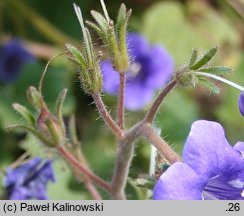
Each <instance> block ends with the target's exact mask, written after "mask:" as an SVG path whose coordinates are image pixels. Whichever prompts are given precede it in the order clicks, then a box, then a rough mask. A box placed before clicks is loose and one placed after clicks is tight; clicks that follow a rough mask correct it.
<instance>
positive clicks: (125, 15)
mask: <svg viewBox="0 0 244 216" xmlns="http://www.w3.org/2000/svg"><path fill="white" fill-rule="evenodd" d="M130 15H131V10H129V11H128V12H127V11H126V6H125V4H121V6H120V9H119V13H118V17H117V22H116V29H117V32H118V45H119V50H120V53H121V60H120V61H121V65H122V68H120V72H125V71H127V70H128V67H129V57H128V52H127V44H126V34H127V24H128V19H129V17H130Z"/></svg>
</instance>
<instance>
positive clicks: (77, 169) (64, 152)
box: [57, 146, 111, 193]
mask: <svg viewBox="0 0 244 216" xmlns="http://www.w3.org/2000/svg"><path fill="white" fill-rule="evenodd" d="M57 150H58V152H59V154H60V155H61V156H62V157H63V158H64V159H65V160H66V161H67V162H68V163H69V164H70V165H71V166H72V167H73V169H74V172H75V173H81V174H83V175H84V176H86V177H88V178H89V179H90V180H91V181H93V182H94V183H96V184H97V185H98V186H100V187H101V188H102V189H104V190H106V191H107V192H109V193H110V192H111V187H110V185H109V183H108V182H106V181H104V180H103V179H101V178H100V177H98V176H97V175H96V174H94V173H93V172H92V171H90V170H89V169H88V168H87V167H85V166H84V165H82V164H80V163H79V161H78V160H77V159H76V158H75V157H74V156H73V155H72V154H71V153H70V152H69V151H68V150H67V149H66V148H65V147H64V146H59V147H58V148H57Z"/></svg>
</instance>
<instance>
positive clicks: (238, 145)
mask: <svg viewBox="0 0 244 216" xmlns="http://www.w3.org/2000/svg"><path fill="white" fill-rule="evenodd" d="M234 149H236V150H237V151H239V152H240V153H241V155H242V157H243V158H244V142H238V143H236V144H235V145H234Z"/></svg>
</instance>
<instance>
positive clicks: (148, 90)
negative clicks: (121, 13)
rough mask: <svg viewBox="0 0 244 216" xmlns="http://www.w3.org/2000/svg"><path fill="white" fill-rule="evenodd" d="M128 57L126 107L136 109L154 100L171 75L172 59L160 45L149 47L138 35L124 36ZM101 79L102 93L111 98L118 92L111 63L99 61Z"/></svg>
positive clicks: (116, 74)
mask: <svg viewBox="0 0 244 216" xmlns="http://www.w3.org/2000/svg"><path fill="white" fill-rule="evenodd" d="M127 46H128V48H129V55H130V56H131V57H132V58H133V61H132V63H131V64H130V67H129V71H127V72H126V87H125V107H126V108H127V109H129V110H138V109H141V108H143V107H144V106H145V105H147V104H148V103H149V102H150V101H151V99H152V98H153V95H154V91H155V90H156V89H159V88H162V87H163V86H164V85H165V84H166V82H167V81H168V80H169V79H170V77H171V75H172V73H173V69H174V68H173V60H172V58H171V56H170V55H169V54H168V53H167V51H166V50H165V49H164V48H163V47H162V46H160V45H155V46H152V47H151V46H150V45H149V44H148V42H147V40H146V39H145V38H144V37H143V36H142V35H139V34H137V33H129V34H128V36H127ZM101 69H102V72H103V78H104V91H105V92H106V93H108V94H111V95H116V94H117V93H118V86H119V73H118V72H117V71H115V70H114V69H113V67H112V64H111V61H109V60H106V61H103V62H101Z"/></svg>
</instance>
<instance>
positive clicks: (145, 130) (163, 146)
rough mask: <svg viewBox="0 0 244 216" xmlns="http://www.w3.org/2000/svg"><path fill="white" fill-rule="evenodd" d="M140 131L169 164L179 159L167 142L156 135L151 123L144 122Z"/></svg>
mask: <svg viewBox="0 0 244 216" xmlns="http://www.w3.org/2000/svg"><path fill="white" fill-rule="evenodd" d="M140 133H141V135H143V136H144V137H145V138H147V140H148V141H149V142H150V143H152V144H153V145H154V146H155V147H156V148H157V149H158V150H159V151H160V152H161V153H162V155H163V156H164V157H165V158H166V159H167V160H168V161H169V162H170V163H171V164H173V163H175V162H177V161H181V158H180V156H179V155H178V154H177V153H176V152H175V151H174V150H172V149H171V148H170V146H169V145H168V143H166V142H165V141H164V140H163V139H162V138H161V137H160V136H158V135H157V133H156V132H155V131H154V129H153V127H152V125H151V124H149V123H144V124H143V126H142V128H141V130H140Z"/></svg>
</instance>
